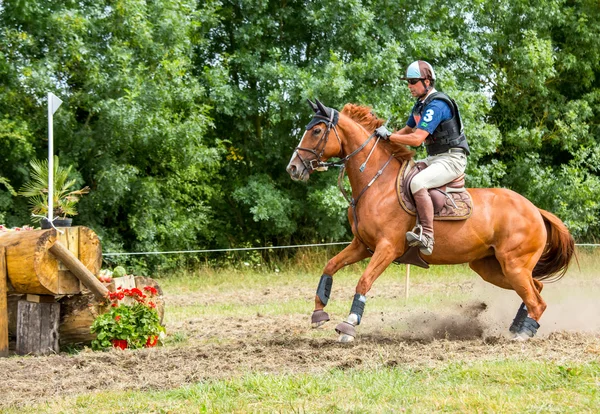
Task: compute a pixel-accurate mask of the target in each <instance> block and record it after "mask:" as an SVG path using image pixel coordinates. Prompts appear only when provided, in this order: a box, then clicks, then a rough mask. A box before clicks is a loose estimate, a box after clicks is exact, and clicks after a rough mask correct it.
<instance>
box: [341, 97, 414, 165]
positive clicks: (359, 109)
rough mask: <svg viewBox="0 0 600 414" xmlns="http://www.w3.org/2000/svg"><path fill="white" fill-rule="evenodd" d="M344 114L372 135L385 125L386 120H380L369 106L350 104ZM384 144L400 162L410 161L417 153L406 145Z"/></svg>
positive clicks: (343, 111)
mask: <svg viewBox="0 0 600 414" xmlns="http://www.w3.org/2000/svg"><path fill="white" fill-rule="evenodd" d="M342 113H343V114H344V115H346V116H347V117H349V118H350V119H352V120H354V121H355V122H357V123H358V124H360V125H362V126H363V127H364V128H365V129H366V130H367V131H369V132H371V133H372V132H373V131H375V130H376V129H377V128H379V127H380V126H382V125H383V124H384V123H385V119H381V118H379V117H378V116H377V115H376V114H375V112H373V110H372V109H371V108H369V107H368V106H362V105H355V104H352V103H348V104H346V105H344V108H342ZM382 144H383V145H385V146H387V147H388V148H389V150H390V152H393V153H394V157H396V158H397V159H398V160H399V161H404V160H409V159H411V158H412V157H413V156H414V155H415V152H414V151H412V150H411V149H409V148H408V147H407V146H406V145H403V144H393V143H391V142H389V141H387V142H386V141H383V142H382Z"/></svg>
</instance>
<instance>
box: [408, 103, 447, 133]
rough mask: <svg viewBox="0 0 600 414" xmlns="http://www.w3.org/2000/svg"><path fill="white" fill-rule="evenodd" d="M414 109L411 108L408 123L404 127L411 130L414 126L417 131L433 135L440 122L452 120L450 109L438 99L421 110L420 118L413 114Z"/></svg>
mask: <svg viewBox="0 0 600 414" xmlns="http://www.w3.org/2000/svg"><path fill="white" fill-rule="evenodd" d="M415 107H416V105H415ZM415 107H413V112H411V114H410V117H409V118H408V121H406V125H408V126H409V127H411V128H414V127H415V126H416V127H417V128H418V129H423V130H425V131H427V132H429V133H430V134H433V131H435V129H436V128H437V127H438V125H439V124H440V123H441V122H442V121H446V120H448V119H452V111H451V110H450V107H449V106H448V104H447V103H446V102H444V101H441V100H439V99H434V100H433V101H431V102H429V105H427V106H426V107H425V108H424V109H423V113H422V115H421V116H419V115H417V114H415V113H414V110H415Z"/></svg>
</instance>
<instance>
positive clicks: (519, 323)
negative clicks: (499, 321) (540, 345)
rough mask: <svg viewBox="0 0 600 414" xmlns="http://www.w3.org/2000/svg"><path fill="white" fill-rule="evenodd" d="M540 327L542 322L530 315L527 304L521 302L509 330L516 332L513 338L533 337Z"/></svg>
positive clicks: (525, 338) (524, 338)
mask: <svg viewBox="0 0 600 414" xmlns="http://www.w3.org/2000/svg"><path fill="white" fill-rule="evenodd" d="M539 327H540V324H539V323H537V321H536V320H535V319H533V318H530V317H529V315H528V313H527V306H525V304H524V303H521V306H520V307H519V310H518V311H517V315H516V316H515V319H513V323H512V325H510V328H509V331H510V332H511V333H513V334H514V337H513V339H516V340H522V341H524V340H527V339H529V338H533V337H534V336H535V334H536V333H537V330H538V328H539Z"/></svg>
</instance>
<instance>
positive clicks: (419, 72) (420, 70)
mask: <svg viewBox="0 0 600 414" xmlns="http://www.w3.org/2000/svg"><path fill="white" fill-rule="evenodd" d="M400 79H405V80H406V79H431V80H435V72H434V70H433V66H431V65H430V64H429V63H427V62H425V61H424V60H416V61H414V62H413V63H411V64H410V66H409V67H408V69H406V76H405V77H403V78H400Z"/></svg>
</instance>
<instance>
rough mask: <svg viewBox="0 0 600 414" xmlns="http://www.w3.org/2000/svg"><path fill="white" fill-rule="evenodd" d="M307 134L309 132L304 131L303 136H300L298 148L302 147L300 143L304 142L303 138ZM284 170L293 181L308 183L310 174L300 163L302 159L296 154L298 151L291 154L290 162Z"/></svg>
mask: <svg viewBox="0 0 600 414" xmlns="http://www.w3.org/2000/svg"><path fill="white" fill-rule="evenodd" d="M308 133H309V131H304V135H302V138H301V139H300V143H299V144H298V147H302V146H303V145H302V143H303V142H304V138H305V137H306V135H307V134H308ZM285 170H286V171H287V172H288V174H289V175H290V177H291V178H292V180H294V181H308V178H309V177H310V172H309V171H308V169H307V168H306V166H305V165H304V163H303V162H302V159H301V158H300V156H299V154H298V149H296V150H295V151H294V153H293V154H292V158H291V159H290V162H289V163H288V166H287V168H286V169H285Z"/></svg>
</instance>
